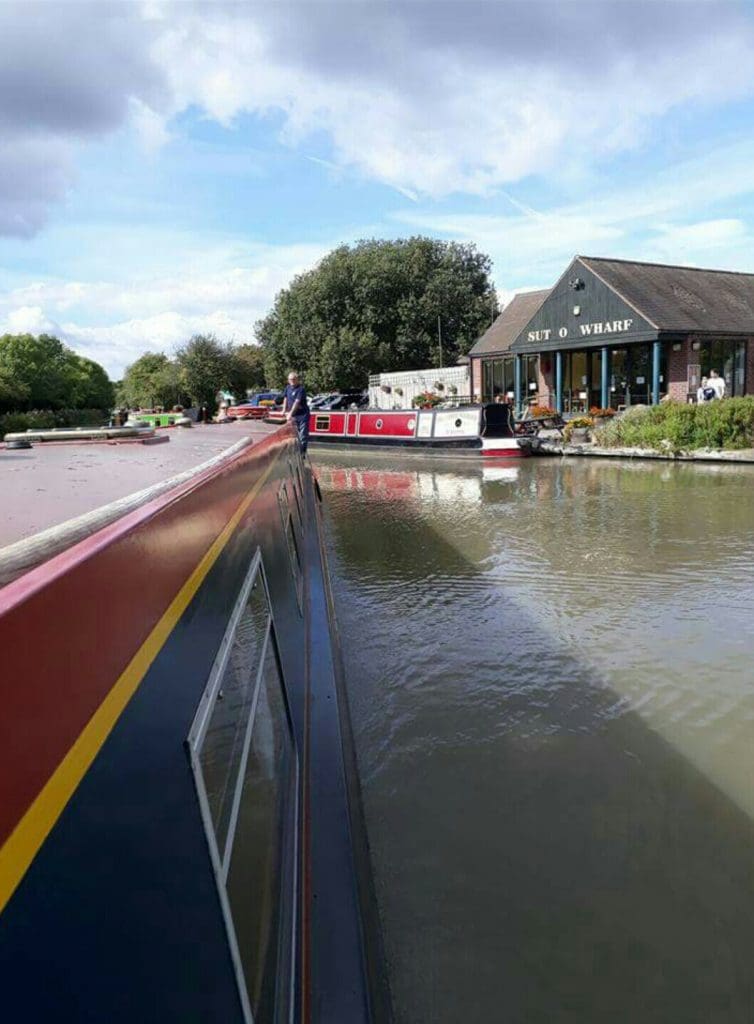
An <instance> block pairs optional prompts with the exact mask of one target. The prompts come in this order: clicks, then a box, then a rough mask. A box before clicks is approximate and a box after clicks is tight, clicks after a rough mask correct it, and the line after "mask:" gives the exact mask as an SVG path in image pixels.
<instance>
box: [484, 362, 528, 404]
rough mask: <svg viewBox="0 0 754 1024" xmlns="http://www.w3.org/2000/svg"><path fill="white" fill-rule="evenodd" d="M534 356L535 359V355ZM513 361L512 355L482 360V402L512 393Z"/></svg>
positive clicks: (492, 400) (491, 400)
mask: <svg viewBox="0 0 754 1024" xmlns="http://www.w3.org/2000/svg"><path fill="white" fill-rule="evenodd" d="M534 358H535V359H536V357H534ZM514 362H515V357H514V356H505V357H504V358H501V359H484V360H482V401H483V402H494V401H495V399H496V398H497V397H498V396H500V395H502V396H503V397H506V396H509V395H511V394H512V392H513V381H514ZM535 379H536V375H535ZM524 386H525V384H524Z"/></svg>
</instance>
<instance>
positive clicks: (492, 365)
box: [469, 256, 754, 412]
mask: <svg viewBox="0 0 754 1024" xmlns="http://www.w3.org/2000/svg"><path fill="white" fill-rule="evenodd" d="M469 357H470V361H471V380H472V393H473V394H474V395H479V396H480V398H481V399H482V400H483V401H493V400H494V398H495V397H496V396H497V395H499V394H503V395H505V396H507V397H508V398H509V399H512V400H513V401H514V402H515V404H516V406H517V408H520V407H522V406H523V405H525V404H527V403H528V402H534V401H536V402H537V403H539V404H541V405H550V406H553V407H555V408H557V409H559V410H560V411H562V412H577V411H584V410H586V409H588V408H590V407H591V406H601V407H605V406H612V407H613V408H623V407H625V406H628V405H635V404H637V403H643V404H651V403H654V402H659V401H660V399H661V398H663V397H664V396H665V395H666V394H669V395H670V396H671V397H672V398H674V399H679V400H681V401H686V400H688V399H691V398H692V397H693V396H694V395H695V394H696V389H697V387H698V385H699V380H700V377H701V376H702V375H706V374H708V373H709V371H710V370H711V369H716V370H717V371H718V372H719V373H720V374H721V376H723V377H724V378H725V384H726V394H728V395H744V394H754V274H739V273H734V272H732V271H726V270H699V269H696V268H692V267H675V266H666V265H663V264H657V263H637V262H633V261H629V260H610V259H595V258H592V257H587V256H577V257H575V258H574V259H573V260H572V262H571V263H570V265H569V266H568V268H567V269H566V271H565V273H564V274H563V275H562V276H561V277H560V279H559V280H558V281H557V283H556V284H555V285H554V287H553V288H551V289H549V290H545V291H539V292H529V293H522V294H519V295H516V296H515V297H514V299H513V300H512V301H511V302H510V303H509V305H508V306H507V307H506V308H505V310H504V311H503V312H502V313H501V314H500V316H499V317H498V318H497V320H496V321H495V323H494V324H493V325H492V326H491V327H490V328H489V330H488V331H486V332H485V334H484V335H482V337H481V338H480V339H479V341H478V342H477V343H476V345H474V347H473V348H472V349H471V351H470V353H469Z"/></svg>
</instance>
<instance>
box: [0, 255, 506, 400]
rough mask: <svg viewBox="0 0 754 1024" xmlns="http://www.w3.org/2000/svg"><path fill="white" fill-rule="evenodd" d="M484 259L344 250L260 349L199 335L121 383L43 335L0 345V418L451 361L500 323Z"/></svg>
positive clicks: (306, 281)
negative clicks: (294, 373)
mask: <svg viewBox="0 0 754 1024" xmlns="http://www.w3.org/2000/svg"><path fill="white" fill-rule="evenodd" d="M490 270H491V263H490V259H489V257H488V256H486V255H484V254H483V253H480V252H478V251H477V249H476V247H475V246H474V245H472V244H470V243H459V242H445V241H441V240H439V239H434V238H425V237H415V238H408V239H398V240H395V241H381V240H367V241H360V242H356V243H355V244H354V245H342V246H339V247H338V248H337V249H335V250H333V251H332V252H331V253H330V254H329V255H328V256H326V257H325V258H324V259H323V260H322V261H321V262H320V263H319V264H318V266H316V267H315V268H314V269H313V270H311V271H309V272H307V273H304V274H300V275H298V276H297V277H295V278H294V279H293V281H292V282H291V284H290V285H289V286H288V287H287V288H285V289H283V290H282V291H281V292H280V293H279V294H278V295H277V297H276V298H275V301H274V304H273V307H272V309H271V310H270V312H269V313H268V314H267V316H265V317H264V318H263V319H262V320H260V321H259V322H258V323H257V324H256V327H255V331H256V336H257V339H258V342H259V344H257V345H254V344H240V345H239V344H234V343H230V342H222V341H219V340H218V339H217V338H215V337H214V336H213V335H203V334H198V335H195V336H194V337H193V338H191V339H190V340H189V341H188V342H186V344H184V345H182V346H181V347H180V348H179V349H178V350H177V351H176V352H175V354H174V356H172V357H169V356H168V355H166V354H165V353H164V352H156V353H155V352H147V353H145V354H144V355H142V356H141V357H139V358H138V359H137V360H135V362H133V363H132V364H131V365H130V366H129V367H128V368H127V369H126V371H125V374H124V376H123V380H122V381H120V382H118V383H117V385H113V383H112V382H111V381H110V380H109V378H108V376H107V373H106V372H105V370H104V369H103V368H102V367H101V366H100V365H99V364H98V363H96V362H94V361H93V360H91V359H86V358H84V357H83V356H78V355H76V354H75V353H74V352H72V351H71V350H70V349H69V348H67V347H66V346H65V345H63V343H62V342H61V341H59V340H58V339H57V338H54V337H52V336H50V335H47V334H42V335H40V336H39V337H37V338H35V337H33V336H32V335H30V334H22V335H5V336H3V337H2V338H0V412H2V411H3V410H10V409H12V410H21V411H23V410H27V409H51V410H56V409H62V408H69V409H81V408H91V409H103V410H104V409H110V408H112V406H113V404H114V403H116V402H117V404H119V405H125V406H128V407H129V408H154V407H155V406H162V407H163V408H170V407H172V406H174V405H184V406H186V405H202V404H205V403H206V404H207V405H208V406H213V405H214V401H215V396H216V395H217V393H218V392H219V391H230V392H231V393H233V394H234V395H235V396H236V397H237V398H243V397H244V396H245V393H246V391H247V390H253V389H261V388H265V387H282V385H283V384H284V383H285V379H286V376H287V374H288V371H289V370H290V369H294V368H295V369H297V370H298V371H299V373H301V374H302V376H303V379H304V382H305V384H306V385H307V387H308V388H309V389H310V390H316V391H324V390H335V389H337V388H356V387H364V386H366V383H367V379H368V375H369V374H370V373H376V372H380V371H390V370H414V369H423V368H428V367H436V366H440V365H445V366H448V365H453V364H454V363H455V362H456V360H457V358H458V356H459V355H465V354H466V353H467V352H468V350H469V349H470V348H471V346H472V345H473V344H474V342H475V341H476V340H477V338H478V337H479V336H480V335H481V334H482V333H483V332H484V331H485V330H486V328H487V327H488V326H489V325H490V323H491V322H492V320H493V319H494V318H495V316H497V313H498V306H497V298H496V293H495V290H494V288H493V286H492V283H491V280H490Z"/></svg>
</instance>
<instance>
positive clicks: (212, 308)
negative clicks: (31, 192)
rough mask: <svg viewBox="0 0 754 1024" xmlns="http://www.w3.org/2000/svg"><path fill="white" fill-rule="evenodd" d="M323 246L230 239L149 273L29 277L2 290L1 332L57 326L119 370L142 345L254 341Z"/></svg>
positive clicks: (69, 340) (79, 347)
mask: <svg viewBox="0 0 754 1024" xmlns="http://www.w3.org/2000/svg"><path fill="white" fill-rule="evenodd" d="M327 248H329V247H325V246H319V245H292V246H264V245H257V246H251V247H250V246H242V245H240V244H229V245H226V246H225V247H224V248H222V249H221V248H216V249H215V250H214V251H209V250H200V251H194V252H186V253H184V260H185V268H184V269H182V270H181V272H176V273H175V274H169V275H164V276H159V277H154V278H146V279H137V278H130V279H128V280H126V281H122V282H118V281H59V280H58V281H29V282H26V283H24V284H21V285H18V286H17V287H15V288H13V289H11V290H9V291H8V292H6V293H4V294H0V334H3V333H6V332H8V333H23V332H26V331H28V332H30V333H33V334H39V333H42V332H47V333H51V334H55V335H57V336H58V337H59V338H61V339H62V340H63V341H65V342H66V344H68V345H70V346H71V347H72V348H73V349H74V350H75V351H77V352H79V353H80V354H81V355H85V356H88V357H89V358H91V359H95V360H97V362H100V363H102V365H104V366H105V368H106V369H107V370H108V372H109V373H110V375H111V376H112V377H114V378H118V377H120V376H121V375H122V373H123V369H124V368H125V366H127V365H128V363H130V362H132V361H133V360H134V359H135V358H137V357H138V356H139V355H141V354H142V352H145V351H148V350H149V351H162V350H165V351H172V350H173V349H174V348H175V347H176V346H177V345H180V344H181V343H183V342H184V341H186V340H188V338H190V337H191V335H193V334H198V333H212V334H216V335H217V337H218V338H220V339H221V340H224V341H236V342H248V341H253V340H254V324H255V322H256V321H257V320H258V319H260V318H261V317H262V316H264V315H265V314H266V313H267V312H268V311H269V309H270V306H271V304H272V301H273V299H274V297H275V295H276V293H277V292H278V291H280V289H281V288H284V287H285V286H286V285H288V284H289V283H290V280H291V278H292V277H293V276H294V275H295V274H297V273H301V272H302V271H304V270H308V269H310V268H311V267H312V266H314V264H316V262H317V261H318V260H319V259H320V258H321V257H322V256H323V255H324V254H325V252H326V251H327ZM189 268H192V269H189Z"/></svg>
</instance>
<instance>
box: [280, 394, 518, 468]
mask: <svg viewBox="0 0 754 1024" xmlns="http://www.w3.org/2000/svg"><path fill="white" fill-rule="evenodd" d="M279 418H282V413H280V414H278V415H277V416H275V417H274V419H273V418H272V417H270V418H269V422H278V421H279ZM309 441H310V443H311V444H314V445H316V444H322V445H336V446H337V445H348V446H351V445H357V446H363V447H368V448H400V449H401V450H403V451H417V452H421V453H422V454H424V455H426V454H428V453H430V454H431V453H435V454H449V455H453V456H472V457H482V458H484V459H511V458H514V459H520V458H523V457H525V456H527V455H529V454H530V452H531V439H530V438H528V437H519V436H517V435H516V433H515V430H514V424H513V417H512V415H511V408H510V406H509V405H507V404H504V403H499V404H498V403H495V404H489V405H463V406H457V407H456V408H452V409H441V408H436V409H350V410H343V411H340V410H339V411H328V410H322V411H319V410H315V411H313V412H312V413H311V415H310V417H309Z"/></svg>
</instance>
